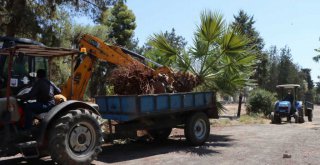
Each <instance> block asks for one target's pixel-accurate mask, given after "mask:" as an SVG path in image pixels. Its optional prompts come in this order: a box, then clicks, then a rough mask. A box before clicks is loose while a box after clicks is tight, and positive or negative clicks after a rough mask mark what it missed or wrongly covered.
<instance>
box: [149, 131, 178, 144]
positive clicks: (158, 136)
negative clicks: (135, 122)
mask: <svg viewBox="0 0 320 165" xmlns="http://www.w3.org/2000/svg"><path fill="white" fill-rule="evenodd" d="M171 131H172V128H161V129H152V130H148V133H149V134H150V135H151V137H152V138H153V139H154V140H157V141H163V140H167V139H168V137H169V135H170V134H171Z"/></svg>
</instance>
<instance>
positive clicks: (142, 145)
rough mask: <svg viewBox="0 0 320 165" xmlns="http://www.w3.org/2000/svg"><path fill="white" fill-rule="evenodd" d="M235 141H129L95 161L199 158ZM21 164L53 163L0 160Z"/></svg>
mask: <svg viewBox="0 0 320 165" xmlns="http://www.w3.org/2000/svg"><path fill="white" fill-rule="evenodd" d="M234 141H235V139H233V138H231V136H230V135H214V134H211V135H210V136H209V138H208V140H207V142H206V143H205V144H204V145H202V146H190V145H189V144H188V143H187V142H186V140H185V138H184V136H183V135H175V136H172V137H170V139H168V140H166V141H162V142H155V141H147V140H138V141H129V142H127V143H125V144H105V145H104V146H103V147H102V152H101V153H100V154H99V156H98V159H97V161H100V162H105V163H119V162H123V161H128V160H134V159H139V158H145V157H150V156H154V155H160V154H166V153H173V152H177V153H181V152H182V153H191V154H196V155H199V156H207V155H212V154H219V153H220V152H219V151H217V150H216V149H215V147H230V146H232V145H233V144H234ZM9 164H21V165H22V164H23V165H29V164H30V165H34V164H37V165H54V164H55V162H53V161H52V160H51V158H50V157H49V156H47V157H44V158H41V159H32V160H29V159H24V158H22V157H21V156H15V157H9V158H7V159H5V160H0V165H9Z"/></svg>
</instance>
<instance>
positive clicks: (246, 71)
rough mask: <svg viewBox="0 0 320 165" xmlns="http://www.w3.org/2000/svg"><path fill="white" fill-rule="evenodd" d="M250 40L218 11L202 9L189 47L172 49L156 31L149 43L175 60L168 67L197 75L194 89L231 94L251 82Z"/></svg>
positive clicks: (254, 59) (254, 60)
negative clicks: (198, 82) (191, 44)
mask: <svg viewBox="0 0 320 165" xmlns="http://www.w3.org/2000/svg"><path fill="white" fill-rule="evenodd" d="M249 42H250V41H249V39H248V38H246V37H245V36H244V35H242V34H241V33H240V31H239V30H237V28H232V27H231V26H230V25H227V24H226V23H225V21H224V19H223V16H222V15H221V14H219V13H213V12H211V11H204V12H202V13H201V23H200V25H199V26H198V27H197V30H196V32H195V34H194V39H193V46H192V47H191V48H190V49H189V50H188V51H185V50H184V51H178V50H176V49H174V48H173V47H172V46H171V45H170V44H169V42H168V41H167V40H166V38H165V37H164V36H163V33H160V34H155V35H154V36H153V37H152V38H151V41H150V44H151V45H152V46H153V47H155V48H156V49H157V50H158V51H159V52H160V53H161V56H163V57H166V59H168V60H171V61H174V62H173V63H171V67H174V68H177V69H179V70H184V71H189V72H192V73H193V74H195V75H197V76H198V77H199V79H200V80H201V84H200V85H199V86H198V87H197V88H196V89H195V90H197V91H203V90H211V91H215V92H220V93H225V94H234V93H235V92H236V91H239V89H241V88H243V87H244V86H246V85H249V84H252V83H253V81H252V80H250V76H251V75H252V74H253V73H254V64H255V63H256V56H255V55H254V52H253V49H252V48H251V47H249V46H248V44H249Z"/></svg>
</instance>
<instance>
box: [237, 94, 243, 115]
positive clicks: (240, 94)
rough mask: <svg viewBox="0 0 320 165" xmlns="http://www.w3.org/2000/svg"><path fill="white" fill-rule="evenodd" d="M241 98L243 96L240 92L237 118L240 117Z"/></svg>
mask: <svg viewBox="0 0 320 165" xmlns="http://www.w3.org/2000/svg"><path fill="white" fill-rule="evenodd" d="M242 97H243V95H242V92H241V91H240V93H239V104H238V114H237V117H240V114H241V105H242Z"/></svg>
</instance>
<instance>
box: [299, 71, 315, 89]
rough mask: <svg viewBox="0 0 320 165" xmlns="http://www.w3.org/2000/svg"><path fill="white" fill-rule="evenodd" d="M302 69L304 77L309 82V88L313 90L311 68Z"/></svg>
mask: <svg viewBox="0 0 320 165" xmlns="http://www.w3.org/2000/svg"><path fill="white" fill-rule="evenodd" d="M301 71H302V72H303V73H304V79H305V80H306V81H307V84H308V90H312V89H313V87H314V84H313V81H312V79H311V69H309V68H304V69H301Z"/></svg>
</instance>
